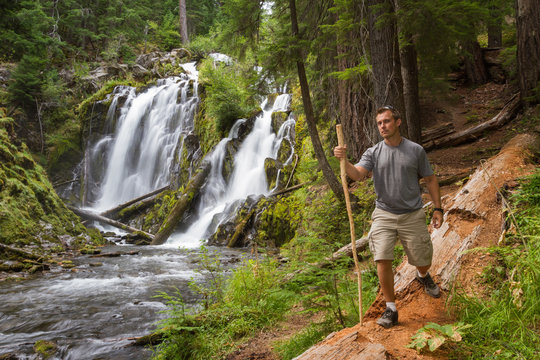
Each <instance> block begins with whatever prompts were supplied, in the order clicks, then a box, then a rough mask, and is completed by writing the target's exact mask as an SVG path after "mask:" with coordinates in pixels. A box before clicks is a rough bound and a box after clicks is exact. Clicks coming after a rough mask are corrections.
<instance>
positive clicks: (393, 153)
mask: <svg viewBox="0 0 540 360" xmlns="http://www.w3.org/2000/svg"><path fill="white" fill-rule="evenodd" d="M356 166H361V167H363V168H364V169H366V170H368V171H372V172H373V184H374V185H375V192H376V193H377V200H376V202H375V205H376V206H377V207H378V208H379V209H382V210H385V211H389V212H391V213H394V214H405V213H408V212H411V211H415V210H418V209H420V208H421V207H422V197H421V189H420V184H419V183H418V180H419V179H420V178H421V177H425V176H430V175H433V170H432V169H431V166H430V164H429V161H428V158H427V155H426V152H425V150H424V148H423V147H422V146H420V145H418V144H417V143H415V142H412V141H410V140H407V139H405V138H402V141H401V143H400V144H399V145H398V146H390V145H388V144H386V143H385V142H384V141H381V142H379V143H378V144H376V145H375V146H373V147H370V148H369V149H367V150H366V152H364V154H363V155H362V158H361V159H360V161H359V162H358V163H357V164H356Z"/></svg>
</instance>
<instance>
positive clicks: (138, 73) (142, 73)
mask: <svg viewBox="0 0 540 360" xmlns="http://www.w3.org/2000/svg"><path fill="white" fill-rule="evenodd" d="M130 72H131V74H132V75H133V77H134V78H135V79H136V80H138V81H143V80H145V79H146V78H147V77H148V76H150V75H151V72H150V71H149V70H148V69H146V68H145V67H144V66H142V65H139V64H134V65H132V66H131V67H130Z"/></svg>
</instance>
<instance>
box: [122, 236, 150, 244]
mask: <svg viewBox="0 0 540 360" xmlns="http://www.w3.org/2000/svg"><path fill="white" fill-rule="evenodd" d="M122 240H124V241H125V242H126V243H128V244H134V245H149V244H150V240H148V239H147V238H146V237H145V236H143V235H139V234H126V235H123V236H122Z"/></svg>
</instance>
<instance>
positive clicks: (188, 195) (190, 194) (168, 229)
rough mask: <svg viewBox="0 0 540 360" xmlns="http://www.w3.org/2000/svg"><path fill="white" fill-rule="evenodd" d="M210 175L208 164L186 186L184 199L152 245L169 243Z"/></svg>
mask: <svg viewBox="0 0 540 360" xmlns="http://www.w3.org/2000/svg"><path fill="white" fill-rule="evenodd" d="M208 174H210V164H209V163H206V164H204V165H203V167H202V168H201V169H200V170H199V172H198V173H197V174H195V175H194V176H193V177H192V178H191V180H190V181H189V183H188V184H187V185H186V188H185V190H184V193H183V194H182V197H181V198H180V199H178V201H177V202H176V204H175V205H174V207H173V208H172V210H171V211H170V212H169V216H167V219H165V221H164V222H163V224H162V225H161V227H160V229H159V231H158V232H157V234H156V236H154V239H153V240H152V244H151V245H161V244H163V243H165V241H167V239H168V238H169V236H171V234H172V233H173V231H174V228H175V227H176V225H178V222H180V220H181V219H182V216H183V215H184V213H185V212H186V210H187V209H188V208H189V206H190V205H191V202H192V200H193V198H194V197H195V195H196V194H197V193H198V192H199V190H200V189H201V187H202V186H203V185H204V183H205V181H206V178H207V177H208Z"/></svg>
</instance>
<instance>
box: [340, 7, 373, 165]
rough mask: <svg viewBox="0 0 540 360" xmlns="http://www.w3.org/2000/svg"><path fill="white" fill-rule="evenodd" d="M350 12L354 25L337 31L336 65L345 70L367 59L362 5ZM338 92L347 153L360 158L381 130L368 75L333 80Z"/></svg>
mask: <svg viewBox="0 0 540 360" xmlns="http://www.w3.org/2000/svg"><path fill="white" fill-rule="evenodd" d="M353 6H354V7H353V8H352V9H351V11H352V12H353V13H354V19H355V21H354V23H355V24H357V25H356V26H355V28H353V29H352V30H350V31H349V32H348V33H346V34H338V38H337V41H336V43H337V48H336V50H337V68H338V71H346V70H348V69H351V68H354V67H356V66H358V65H362V61H363V60H362V59H365V58H366V53H365V51H364V49H365V48H366V46H365V44H364V43H363V42H366V41H367V39H368V36H367V31H366V28H365V27H364V26H361V25H359V24H361V23H362V21H363V18H364V16H363V12H364V11H363V8H362V6H361V5H360V4H357V3H354V4H353ZM333 81H334V83H335V88H336V89H337V94H338V104H336V105H337V107H338V109H339V113H338V114H339V115H338V117H339V122H340V123H341V125H342V126H343V135H344V137H345V143H346V144H347V152H348V153H349V155H350V156H351V157H352V158H353V159H360V157H361V156H362V154H363V153H364V151H365V150H366V149H367V148H368V147H370V146H373V145H374V144H375V143H376V142H377V141H378V135H379V132H378V131H377V128H376V127H375V126H374V119H373V116H372V109H371V102H370V92H371V88H372V86H373V85H372V82H371V79H370V77H369V76H366V75H364V74H359V75H358V76H355V77H353V78H352V79H346V80H341V79H336V80H333Z"/></svg>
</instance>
